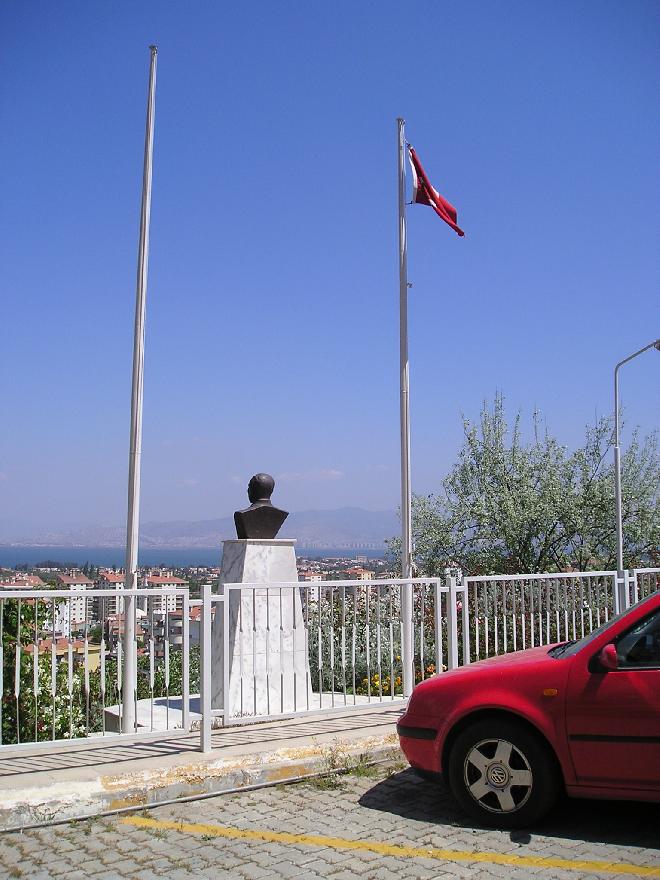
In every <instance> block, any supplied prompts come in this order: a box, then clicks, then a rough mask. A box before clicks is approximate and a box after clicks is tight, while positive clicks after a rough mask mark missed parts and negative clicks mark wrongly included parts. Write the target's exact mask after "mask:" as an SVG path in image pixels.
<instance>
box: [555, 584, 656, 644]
mask: <svg viewBox="0 0 660 880" xmlns="http://www.w3.org/2000/svg"><path fill="white" fill-rule="evenodd" d="M657 595H658V591H656V592H655V593H651V595H650V596H645V597H644V598H643V599H640V601H639V602H637V603H636V604H635V605H632V606H631V607H630V608H626V609H625V610H624V611H620V612H619V613H618V614H616V615H615V616H614V617H610V619H609V620H607V621H606V622H605V623H601V625H600V626H599V627H597V628H596V629H593V630H592V631H591V632H590V633H589V635H586V636H584V637H583V638H581V639H578V640H577V641H576V642H564V644H563V645H560V646H559V647H558V648H554V649H553V656H555V657H572V656H573V654H577V652H578V651H581V650H582V649H583V648H586V646H587V645H589V644H590V643H591V642H593V640H594V639H595V638H597V637H598V636H599V635H600V634H601V633H603V632H605V630H606V629H609V628H610V627H611V626H612V625H613V624H615V623H616V622H617V621H618V620H620V619H621V618H622V617H623V616H624V615H625V614H629V613H630V612H631V611H632V609H633V608H640V607H641V606H642V605H644V604H645V603H646V602H652V601H653V599H654V597H655V596H657Z"/></svg>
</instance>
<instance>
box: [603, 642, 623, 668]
mask: <svg viewBox="0 0 660 880" xmlns="http://www.w3.org/2000/svg"><path fill="white" fill-rule="evenodd" d="M598 663H599V664H600V667H601V669H605V670H607V671H609V670H612V669H618V668H619V658H618V656H617V653H616V645H613V644H612V643H611V642H610V644H609V645H605V647H604V648H602V650H601V651H600V653H599V655H598Z"/></svg>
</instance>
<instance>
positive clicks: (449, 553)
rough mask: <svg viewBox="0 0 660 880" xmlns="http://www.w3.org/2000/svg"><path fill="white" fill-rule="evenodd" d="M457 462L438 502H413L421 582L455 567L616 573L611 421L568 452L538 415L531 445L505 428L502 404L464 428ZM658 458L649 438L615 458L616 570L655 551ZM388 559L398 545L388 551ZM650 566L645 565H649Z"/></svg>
mask: <svg viewBox="0 0 660 880" xmlns="http://www.w3.org/2000/svg"><path fill="white" fill-rule="evenodd" d="M464 435H465V436H464V443H463V447H462V449H461V451H460V453H459V458H458V461H457V462H456V464H455V465H454V467H453V468H452V470H451V471H450V473H449V474H448V476H447V477H446V478H445V480H444V481H443V486H442V492H441V493H440V494H437V495H429V496H416V497H415V498H414V499H413V533H414V539H415V548H416V560H417V563H418V565H419V567H420V569H421V571H423V572H424V573H425V574H428V575H430V574H441V573H442V571H443V569H444V568H445V567H447V566H450V565H452V566H460V567H461V568H462V569H463V570H465V571H466V572H468V573H470V574H512V573H516V572H520V573H534V572H542V571H559V570H563V569H567V568H574V569H577V570H585V569H588V568H592V569H593V568H602V569H612V568H615V567H616V520H615V507H614V474H613V465H612V463H611V462H612V455H611V450H612V442H613V431H612V420H611V419H608V418H603V419H600V420H599V421H598V422H597V423H596V424H595V425H593V426H591V427H589V428H587V431H586V436H585V442H584V444H583V445H582V446H581V447H580V448H579V449H577V450H575V451H574V452H569V451H568V450H567V449H566V447H565V446H561V445H560V444H559V442H558V441H557V440H556V438H554V437H552V436H551V435H550V434H549V433H548V431H547V430H541V426H540V423H539V418H538V415H537V414H535V417H534V421H533V439H532V440H531V442H525V441H524V440H523V437H522V432H521V424H520V415H518V416H517V417H516V418H515V420H514V422H513V425H512V426H511V427H509V424H508V423H507V419H506V415H505V411H504V401H503V398H502V397H501V396H497V397H496V398H495V402H494V404H493V406H492V408H488V407H487V406H484V408H483V410H482V412H481V416H480V419H479V422H478V423H477V424H473V423H471V422H470V421H468V420H466V421H465V422H464ZM659 486H660V457H659V455H658V448H657V442H656V437H655V435H651V436H650V437H647V438H645V439H644V440H643V441H641V440H640V439H639V437H638V436H637V434H634V435H633V439H632V442H631V443H630V445H629V447H628V448H627V450H626V451H625V453H624V454H623V456H622V499H623V504H622V506H623V527H624V539H625V544H624V563H625V564H626V565H627V566H631V565H635V564H637V565H639V564H640V563H643V562H644V561H648V560H649V559H653V558H654V555H655V554H657V549H658V545H659V543H660V507H659V505H658V487H659ZM390 547H391V549H392V551H393V553H394V554H396V553H397V552H398V542H397V541H392V542H390ZM647 564H648V562H647Z"/></svg>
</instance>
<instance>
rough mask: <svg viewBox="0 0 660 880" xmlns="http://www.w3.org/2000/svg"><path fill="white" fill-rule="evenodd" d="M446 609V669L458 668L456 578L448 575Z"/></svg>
mask: <svg viewBox="0 0 660 880" xmlns="http://www.w3.org/2000/svg"><path fill="white" fill-rule="evenodd" d="M448 599H449V602H448V609H447V669H457V668H458V620H457V617H458V611H457V609H456V578H455V577H454V576H453V575H451V576H450V577H449V597H448Z"/></svg>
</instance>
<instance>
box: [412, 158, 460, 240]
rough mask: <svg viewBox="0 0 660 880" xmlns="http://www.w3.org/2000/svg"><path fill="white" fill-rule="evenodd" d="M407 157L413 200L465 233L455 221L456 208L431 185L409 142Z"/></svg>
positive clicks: (457, 231) (458, 231)
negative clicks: (431, 209)
mask: <svg viewBox="0 0 660 880" xmlns="http://www.w3.org/2000/svg"><path fill="white" fill-rule="evenodd" d="M408 158H409V159H410V167H411V168H412V176H413V197H412V200H413V202H414V203H415V204H417V205H428V206H429V207H431V208H433V210H434V211H435V213H436V214H437V215H438V217H441V218H442V219H443V220H444V221H445V223H447V224H449V226H451V228H452V229H453V230H454V232H456V233H458V235H465V233H464V232H463V230H462V229H461V228H460V227H459V225H458V223H457V220H458V217H457V214H456V208H455V207H454V206H453V205H451V204H450V203H449V202H448V201H447V199H444V198H443V197H442V196H441V195H440V193H439V192H438V191H437V189H435V188H434V187H432V186H431V182H430V181H429V179H428V177H427V176H426V172H425V171H424V169H423V168H422V163H421V162H420V161H419V159H418V157H417V153H416V152H415V151H414V149H413V148H412V147H411V146H410V144H408Z"/></svg>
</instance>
